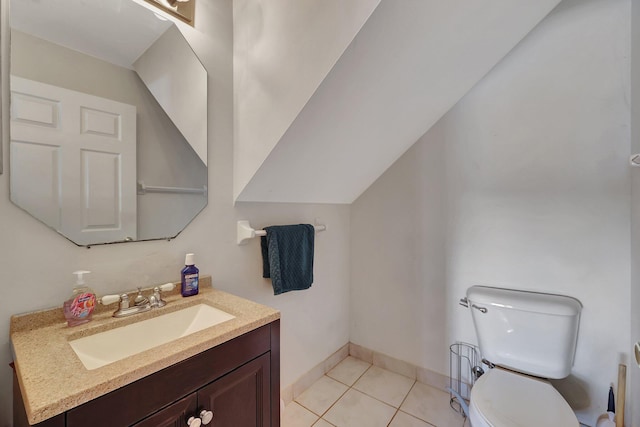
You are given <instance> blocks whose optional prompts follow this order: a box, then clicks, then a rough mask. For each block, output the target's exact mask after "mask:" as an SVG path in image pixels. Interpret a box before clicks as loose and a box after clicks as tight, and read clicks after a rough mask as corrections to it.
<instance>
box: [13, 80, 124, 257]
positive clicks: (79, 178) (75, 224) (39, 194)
mask: <svg viewBox="0 0 640 427" xmlns="http://www.w3.org/2000/svg"><path fill="white" fill-rule="evenodd" d="M11 97H12V111H11V113H12V114H11V130H10V131H11V145H10V153H11V194H12V196H13V197H12V199H13V202H14V203H15V204H17V205H18V206H20V207H21V208H23V209H25V210H26V211H28V212H30V213H31V214H32V215H33V216H35V217H36V218H38V219H39V220H41V221H42V222H44V223H45V224H47V225H48V226H50V227H52V228H54V229H55V230H58V231H59V232H60V233H62V234H63V235H64V236H67V237H68V238H69V239H71V240H73V241H74V242H76V243H77V244H83V245H86V244H91V243H93V242H97V241H98V242H100V241H102V242H114V241H120V240H127V239H131V240H135V239H136V188H135V185H134V183H135V176H136V107H135V106H132V105H128V104H123V103H120V102H115V101H112V100H110V99H105V98H100V97H96V96H92V95H87V94H84V93H81V92H76V91H72V90H68V89H64V88H60V87H57V86H52V85H47V84H43V83H40V82H36V81H33V80H27V79H23V78H19V77H15V76H14V77H13V78H12V79H11Z"/></svg>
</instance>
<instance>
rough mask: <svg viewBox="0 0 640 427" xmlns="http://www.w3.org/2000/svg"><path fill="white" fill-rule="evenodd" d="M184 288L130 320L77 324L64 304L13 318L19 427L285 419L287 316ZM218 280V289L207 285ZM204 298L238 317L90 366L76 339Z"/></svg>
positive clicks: (107, 310) (207, 290)
mask: <svg viewBox="0 0 640 427" xmlns="http://www.w3.org/2000/svg"><path fill="white" fill-rule="evenodd" d="M210 280H211V279H210V278H204V277H203V278H201V289H200V294H198V295H197V296H193V297H189V298H182V297H181V295H180V294H179V292H177V291H174V292H173V293H172V294H170V295H169V296H167V297H166V301H167V305H166V306H165V307H161V308H158V309H154V310H152V311H149V312H146V313H142V314H137V315H133V316H130V317H127V318H119V319H116V318H113V317H111V314H112V312H113V307H101V308H100V310H99V312H98V313H94V319H93V320H92V321H91V322H89V323H88V324H86V325H81V326H77V327H72V328H70V327H67V326H66V323H65V320H64V317H63V315H62V311H61V309H59V308H58V309H52V310H44V311H40V312H36V313H29V314H25V315H18V316H13V317H12V318H11V342H12V345H13V348H14V353H15V369H14V426H15V427H22V426H29V425H35V426H40V427H63V426H68V427H79V426H88V425H90V426H105V427H107V426H109V427H116V426H136V427H158V426H186V425H189V424H188V422H189V420H190V419H191V418H192V417H193V418H192V419H191V424H190V425H191V426H192V427H197V426H199V425H201V424H202V425H207V424H210V425H212V426H219V427H220V426H233V427H245V426H247V427H249V426H274V427H276V426H279V425H280V360H279V359H280V353H279V345H280V344H279V342H280V320H279V319H280V313H279V312H278V311H277V310H274V309H272V308H269V307H266V306H263V305H261V304H257V303H254V302H251V301H248V300H245V299H243V298H240V297H237V296H234V295H231V294H228V293H226V292H222V291H219V290H215V289H213V288H211V285H210V283H211V282H210ZM207 282H208V286H207ZM198 304H204V305H210V306H212V307H214V308H216V309H219V310H222V311H224V312H226V313H229V314H231V315H232V316H233V318H232V319H230V320H226V321H223V322H221V323H219V324H216V325H214V326H210V327H207V328H205V329H203V330H200V331H198V332H194V333H190V334H188V335H186V336H183V337H180V338H177V339H173V340H171V341H170V342H167V343H165V344H161V345H159V346H156V347H153V348H151V349H149V350H145V351H141V352H138V353H136V354H133V355H131V356H126V357H123V358H121V359H120V360H117V361H114V362H110V363H108V364H106V365H104V366H101V367H98V368H94V369H87V368H86V367H85V365H83V362H82V361H81V360H80V358H79V357H78V355H77V354H76V353H75V352H74V350H73V349H72V347H71V345H70V344H69V342H70V341H73V340H76V339H78V338H82V337H88V336H97V334H100V333H103V332H105V331H112V330H115V329H123V328H126V327H127V326H129V325H134V324H137V323H138V322H141V321H147V320H149V319H151V320H153V318H154V317H159V316H164V315H166V314H170V313H172V312H177V311H180V310H184V309H185V308H189V307H192V306H195V305H198Z"/></svg>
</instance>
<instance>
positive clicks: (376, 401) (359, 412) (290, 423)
mask: <svg viewBox="0 0 640 427" xmlns="http://www.w3.org/2000/svg"><path fill="white" fill-rule="evenodd" d="M464 421H465V420H464V418H463V417H462V416H461V415H459V414H458V413H457V412H455V411H453V410H452V409H451V408H450V406H449V394H448V393H445V392H443V391H441V390H439V389H436V388H433V387H430V386H428V385H426V384H422V383H419V382H417V381H416V380H414V379H411V378H408V377H405V376H403V375H399V374H396V373H394V372H391V371H387V370H384V369H381V368H379V367H377V366H372V365H371V364H369V363H366V362H363V361H362V360H359V359H356V358H354V357H351V356H349V357H347V358H346V359H344V360H343V361H342V362H340V364H338V365H337V366H336V367H335V368H333V369H332V370H331V371H329V372H327V374H326V375H325V376H323V377H322V378H320V379H319V380H318V381H316V382H315V383H314V384H313V385H312V386H311V387H309V388H308V389H307V390H306V391H304V392H303V393H302V394H301V395H300V396H298V397H297V398H296V399H295V400H294V401H293V402H291V403H290V404H289V405H287V407H286V408H285V410H284V412H283V414H282V427H311V426H313V427H332V426H335V427H433V426H435V427H462V426H463V425H464V426H465V427H466V426H468V425H469V424H468V423H467V424H464Z"/></svg>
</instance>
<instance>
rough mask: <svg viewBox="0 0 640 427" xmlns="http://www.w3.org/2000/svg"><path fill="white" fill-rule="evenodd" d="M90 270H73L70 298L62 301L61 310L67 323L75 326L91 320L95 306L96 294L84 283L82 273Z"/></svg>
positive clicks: (87, 272)
mask: <svg viewBox="0 0 640 427" xmlns="http://www.w3.org/2000/svg"><path fill="white" fill-rule="evenodd" d="M89 273H91V272H90V271H85V270H79V271H74V272H73V274H75V275H76V285H75V287H74V288H73V294H72V295H71V298H69V299H68V300H67V301H65V302H64V304H63V306H62V310H63V312H64V317H65V318H66V319H67V325H69V326H77V325H82V324H84V323H87V322H89V321H90V320H91V315H92V313H93V309H94V308H95V306H96V294H95V292H93V290H92V289H91V288H90V287H88V286H87V285H86V284H85V283H84V277H83V276H84V275H85V274H89Z"/></svg>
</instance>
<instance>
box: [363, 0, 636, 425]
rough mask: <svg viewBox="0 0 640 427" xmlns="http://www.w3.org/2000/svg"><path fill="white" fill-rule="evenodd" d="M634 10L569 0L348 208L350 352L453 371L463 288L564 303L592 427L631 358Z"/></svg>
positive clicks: (467, 324) (575, 398)
mask: <svg viewBox="0 0 640 427" xmlns="http://www.w3.org/2000/svg"><path fill="white" fill-rule="evenodd" d="M629 5H630V2H629V1H628V0H589V1H579V0H565V1H564V2H563V3H561V4H560V5H559V7H557V8H556V9H555V10H554V11H553V12H552V13H551V14H550V15H549V17H547V18H546V19H545V20H544V21H543V22H542V23H541V24H540V25H539V26H538V27H537V28H536V29H534V30H533V31H532V33H530V34H529V36H527V37H526V38H525V39H524V40H523V41H522V42H521V43H520V44H519V45H518V46H517V47H516V48H515V49H514V50H513V51H512V52H511V53H510V54H509V55H508V56H507V57H506V58H505V59H504V60H503V61H502V62H501V63H499V64H498V65H497V66H496V67H495V68H494V69H493V70H492V71H491V73H489V75H487V76H486V77H485V78H484V79H483V80H482V81H481V82H480V83H479V84H478V85H476V87H475V88H474V89H473V90H472V91H471V92H470V93H469V94H467V96H465V97H464V98H463V99H462V100H461V101H460V102H459V103H458V104H457V105H456V106H455V107H454V108H453V109H452V110H451V111H450V112H449V113H447V114H446V115H445V116H444V117H443V118H442V119H441V120H440V121H439V122H438V123H437V124H436V125H435V126H434V128H432V129H431V130H430V131H429V132H427V133H426V134H425V136H424V137H423V138H421V139H420V140H419V142H418V143H417V144H416V145H415V146H414V147H413V148H412V149H411V150H409V152H407V153H406V154H405V155H404V156H403V157H402V158H401V159H400V160H399V161H398V162H397V163H396V164H394V165H393V166H392V167H391V168H390V169H389V170H388V171H387V172H386V173H385V175H383V177H382V178H381V179H380V180H379V181H378V182H376V184H374V185H373V186H372V187H371V188H369V190H368V191H367V192H365V194H364V195H363V196H362V197H361V198H360V199H358V200H357V201H356V202H355V203H354V205H353V208H352V217H351V222H352V230H353V233H352V263H353V265H352V274H351V277H352V294H351V307H352V321H351V340H352V341H353V342H355V343H356V344H361V345H364V346H366V347H372V348H373V349H375V350H378V351H381V352H383V353H386V354H389V355H391V356H395V357H398V358H401V359H404V360H407V361H409V362H413V363H416V364H418V365H420V366H423V367H427V368H431V369H435V370H437V371H439V372H440V373H443V374H448V347H447V345H448V344H450V343H452V342H455V341H456V340H461V341H469V342H475V341H476V340H475V333H474V331H473V325H472V321H471V316H470V315H469V313H468V312H467V310H465V309H463V308H462V307H460V306H458V304H457V303H458V299H459V298H460V297H463V296H464V294H465V291H466V289H467V288H468V287H469V286H471V285H474V284H488V285H494V286H503V287H510V288H517V289H531V290H538V291H547V292H556V293H563V294H568V295H571V296H574V297H576V298H578V299H579V300H580V301H581V302H582V303H583V305H584V309H583V312H582V319H581V325H580V335H579V342H578V348H577V355H576V359H575V366H574V370H573V376H572V377H571V380H572V381H570V382H569V383H568V382H566V381H565V382H563V383H561V384H560V387H562V388H563V390H564V389H567V388H568V389H569V394H568V396H567V397H568V400H569V401H571V402H572V403H573V404H574V405H577V406H583V407H582V408H581V409H579V410H578V411H577V413H578V417H579V418H580V420H581V421H583V422H585V423H586V424H588V425H593V424H594V423H595V418H596V416H597V414H598V413H600V412H601V411H603V410H606V395H607V390H608V386H609V383H611V382H616V381H617V364H618V362H619V358H620V354H623V355H624V356H625V357H628V353H629V333H630V327H629V325H630V314H629V313H630V303H629V293H630V279H629V271H630V239H629V232H630V217H629V209H630V199H629V195H630V176H629V168H628V166H627V155H628V152H629V60H628V58H629ZM390 205H392V206H390ZM371 216H373V218H371ZM373 230H375V232H372V231H373ZM442 234H444V237H443V236H442ZM389 239H391V240H390V241H389ZM399 248H401V249H399ZM398 250H401V251H402V252H401V253H396V252H397V251H398ZM434 254H436V255H434ZM406 313H410V317H409V318H408V317H407V315H406ZM434 317H435V319H434ZM371 325H373V326H375V327H374V328H371V329H372V330H373V331H375V333H373V332H372V331H371V332H370V331H369V330H368V328H369V327H370V326H371ZM403 330H407V331H408V333H402V331H403ZM416 341H419V342H416ZM585 393H586V395H585ZM635 400H636V401H637V399H635ZM627 403H628V405H632V404H633V402H631V401H627Z"/></svg>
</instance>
